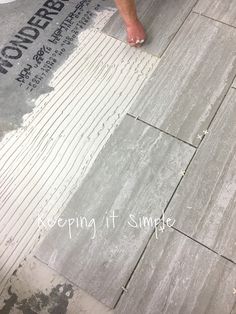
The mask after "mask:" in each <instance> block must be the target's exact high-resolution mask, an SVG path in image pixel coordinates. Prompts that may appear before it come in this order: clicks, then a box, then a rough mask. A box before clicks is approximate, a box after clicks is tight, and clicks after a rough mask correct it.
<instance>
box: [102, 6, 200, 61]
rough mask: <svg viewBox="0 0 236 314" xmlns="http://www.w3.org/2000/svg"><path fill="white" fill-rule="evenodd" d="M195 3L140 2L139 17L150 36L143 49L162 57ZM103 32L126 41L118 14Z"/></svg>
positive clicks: (138, 7)
mask: <svg viewBox="0 0 236 314" xmlns="http://www.w3.org/2000/svg"><path fill="white" fill-rule="evenodd" d="M195 3H196V0H168V1H166V0H156V1H155V0H145V1H143V0H138V1H137V11H138V15H139V17H140V20H141V21H142V23H143V25H144V27H145V30H146V33H147V35H148V39H147V41H146V43H145V45H144V47H143V49H144V50H145V51H147V52H149V53H151V54H154V55H157V56H161V55H162V54H163V52H164V51H165V49H166V48H167V46H168V45H169V43H170V42H171V40H172V39H173V37H174V35H175V34H176V33H177V31H178V30H179V28H180V26H181V24H182V23H183V22H184V20H185V19H186V17H187V16H188V14H189V13H190V11H191V9H192V8H193V6H194V4H195ZM103 31H104V32H105V33H107V34H108V35H111V36H113V37H115V38H118V39H120V40H126V31H125V28H124V25H123V22H122V20H121V17H120V16H119V14H118V13H116V14H114V15H113V16H112V17H111V19H110V21H109V22H108V23H107V24H106V25H105V27H104V29H103Z"/></svg>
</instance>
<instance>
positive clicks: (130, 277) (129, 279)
mask: <svg viewBox="0 0 236 314" xmlns="http://www.w3.org/2000/svg"><path fill="white" fill-rule="evenodd" d="M235 77H236V75H235ZM235 77H234V78H233V81H232V83H233V82H234V79H235ZM232 83H231V84H230V85H229V88H228V89H227V91H226V93H225V95H224V97H223V99H222V101H221V102H220V105H219V107H218V108H217V110H216V112H215V114H214V116H213V118H212V120H211V121H210V123H209V125H208V129H209V128H210V126H211V124H212V122H213V120H214V118H215V116H216V114H217V112H218V110H219V108H220V107H221V104H222V103H223V102H224V99H225V97H226V95H227V94H228V92H229V90H230V88H231V85H232ZM127 115H129V116H131V117H133V118H135V117H134V116H132V115H131V114H130V113H127ZM137 120H139V121H141V122H143V123H145V124H147V125H150V126H151V127H153V128H155V129H158V128H157V127H155V126H153V125H151V124H148V123H147V122H145V121H143V120H141V119H140V118H137ZM158 130H159V131H161V132H163V133H166V132H165V131H163V130H160V129H158ZM166 134H168V135H170V136H172V137H174V136H173V135H171V134H169V133H166ZM174 138H176V137H174ZM176 139H178V138H176ZM203 139H204V137H203ZM203 139H202V140H201V141H200V143H199V145H198V147H195V146H193V145H191V144H189V143H187V142H184V143H186V144H188V145H190V146H191V147H194V148H195V151H194V153H193V156H192V158H191V159H190V161H189V163H188V165H187V167H186V170H185V172H187V170H188V168H189V167H190V165H191V163H192V161H193V159H194V158H195V156H196V154H197V152H198V150H199V149H200V147H201V145H202V143H203ZM178 140H180V139H178ZM180 141H182V140H180ZM182 142H183V141H182ZM183 179H184V176H183V177H182V178H181V179H180V180H179V182H178V184H177V185H176V187H175V189H174V192H173V193H172V195H171V197H170V199H169V200H168V202H167V204H166V206H165V209H164V211H163V213H164V214H165V213H166V211H167V209H168V207H169V205H170V203H171V201H172V199H173V198H174V196H175V193H176V191H177V190H178V188H179V186H180V184H181V182H182V181H183ZM162 216H163V215H161V216H160V219H162ZM172 228H173V227H172ZM173 229H174V230H176V231H179V232H180V233H182V234H183V235H185V236H187V237H188V238H189V239H191V240H192V241H194V242H196V243H198V244H199V245H201V246H203V247H205V248H206V249H208V250H210V251H211V252H213V253H215V254H217V255H218V256H219V257H221V258H223V259H225V260H227V261H228V262H230V263H232V264H233V265H236V263H235V262H234V261H232V260H230V259H229V258H227V257H225V256H223V255H220V254H219V253H217V252H216V251H214V250H213V249H211V248H209V247H207V246H206V245H204V244H203V243H201V242H199V241H197V240H195V239H193V238H191V237H190V236H188V235H186V234H185V233H183V232H182V231H180V230H178V229H175V228H173ZM154 233H155V229H154V230H153V232H152V233H151V235H150V237H149V239H148V241H147V243H146V245H145V247H144V249H143V251H142V252H141V254H140V257H139V258H138V260H137V263H136V264H135V266H134V268H133V270H132V273H131V274H130V276H129V278H128V280H127V282H126V284H125V288H127V287H128V285H129V283H130V281H131V279H132V277H133V274H134V273H135V271H136V269H137V267H138V264H139V262H140V260H141V259H142V257H143V255H144V254H145V252H146V249H147V247H148V245H149V243H150V241H151V238H152V237H153V235H154ZM123 293H124V291H122V292H121V294H120V296H119V298H118V300H117V302H116V304H115V306H114V308H115V307H116V306H117V304H118V303H119V301H120V299H121V297H122V295H123Z"/></svg>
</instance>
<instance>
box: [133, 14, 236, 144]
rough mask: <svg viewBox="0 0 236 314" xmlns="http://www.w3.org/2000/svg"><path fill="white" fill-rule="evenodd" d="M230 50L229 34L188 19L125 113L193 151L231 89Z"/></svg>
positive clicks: (233, 58)
mask: <svg viewBox="0 0 236 314" xmlns="http://www.w3.org/2000/svg"><path fill="white" fill-rule="evenodd" d="M235 47H236V32H235V30H234V29H233V28H231V27H230V26H226V25H224V24H221V23H218V22H215V21H212V20H210V19H207V18H205V17H202V16H199V15H197V14H195V13H193V14H191V15H190V17H189V18H188V20H187V21H186V22H185V24H184V25H183V27H182V28H181V31H180V32H179V35H177V37H176V38H175V40H174V41H173V42H172V44H171V46H170V47H169V48H168V50H167V52H166V53H165V55H164V56H163V57H162V59H161V61H160V63H159V65H158V67H157V69H156V70H155V72H154V73H153V76H152V78H151V79H150V83H149V84H146V85H145V86H144V88H143V89H142V91H141V93H140V95H139V97H138V98H137V99H136V102H135V104H134V105H133V107H131V109H130V113H132V114H134V115H135V116H140V117H141V119H142V120H144V121H146V122H148V123H151V124H152V125H155V126H157V127H158V128H161V129H163V130H165V131H167V132H169V133H171V134H173V135H175V136H177V137H179V138H180V139H183V140H185V141H188V142H189V143H192V144H194V145H198V144H199V141H200V139H199V138H198V134H199V135H202V134H203V133H202V132H203V130H205V129H206V128H207V127H208V125H209V122H210V121H211V119H212V117H213V115H214V114H215V112H216V110H217V108H218V107H219V105H220V103H221V101H222V99H223V97H224V95H225V94H226V92H227V90H228V87H229V86H230V85H231V84H232V80H233V78H234V75H235V73H236V54H235Z"/></svg>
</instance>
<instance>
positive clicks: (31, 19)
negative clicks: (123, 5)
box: [0, 0, 115, 139]
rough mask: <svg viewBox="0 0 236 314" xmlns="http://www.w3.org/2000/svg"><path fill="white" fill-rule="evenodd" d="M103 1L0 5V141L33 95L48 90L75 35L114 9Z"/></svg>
mask: <svg viewBox="0 0 236 314" xmlns="http://www.w3.org/2000/svg"><path fill="white" fill-rule="evenodd" d="M108 2H109V1H103V0H96V1H91V0H79V1H72V0H45V1H42V0H39V1H30V0H19V1H16V2H13V3H9V4H5V5H1V10H0V25H1V30H2V31H1V33H0V139H1V138H2V136H3V135H4V134H6V133H7V132H8V131H10V130H13V129H16V128H17V127H19V126H20V125H21V123H22V120H23V116H24V115H25V114H26V113H29V112H31V111H32V108H33V107H34V99H36V98H38V97H39V96H40V95H41V94H43V93H47V92H49V91H50V89H51V87H49V85H48V83H49V81H50V80H51V79H52V76H53V73H54V72H55V71H56V69H58V68H59V67H60V66H61V65H62V64H63V63H64V62H65V60H66V59H67V58H68V57H69V56H70V55H71V53H73V51H74V49H76V48H77V47H78V45H80V44H81V42H80V41H78V35H79V34H81V33H82V32H83V31H84V30H86V29H88V28H91V27H94V28H96V29H100V28H102V27H103V26H104V24H105V23H106V21H107V20H108V19H109V18H110V16H111V15H112V14H113V13H114V11H115V10H114V8H113V7H110V6H109V5H108ZM45 14H46V15H45ZM6 104H7V105H6Z"/></svg>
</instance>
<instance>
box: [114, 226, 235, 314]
mask: <svg viewBox="0 0 236 314" xmlns="http://www.w3.org/2000/svg"><path fill="white" fill-rule="evenodd" d="M235 285H236V267H235V265H234V264H232V263H230V262H228V261H226V260H224V259H223V258H222V257H220V256H218V255H217V254H215V253H213V252H211V251H210V250H208V249H207V248H205V247H203V246H201V245H199V244H198V243H196V242H194V241H192V240H191V239H189V238H187V237H185V236H184V235H182V234H181V233H179V232H177V231H173V232H167V231H165V232H164V233H160V235H159V237H158V239H156V238H155V236H153V238H152V240H151V242H150V243H149V245H148V247H147V250H146V252H145V254H144V256H143V258H142V260H141V261H140V263H139V265H138V267H137V268H136V270H135V272H134V275H133V277H132V278H131V281H130V283H129V285H128V287H127V289H128V291H127V293H124V294H123V295H122V297H121V299H120V301H119V303H118V306H117V309H116V313H119V314H157V313H158V314H190V313H191V314H233V313H234V314H235V313H236V306H235V295H234V293H233V292H234V288H235Z"/></svg>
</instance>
